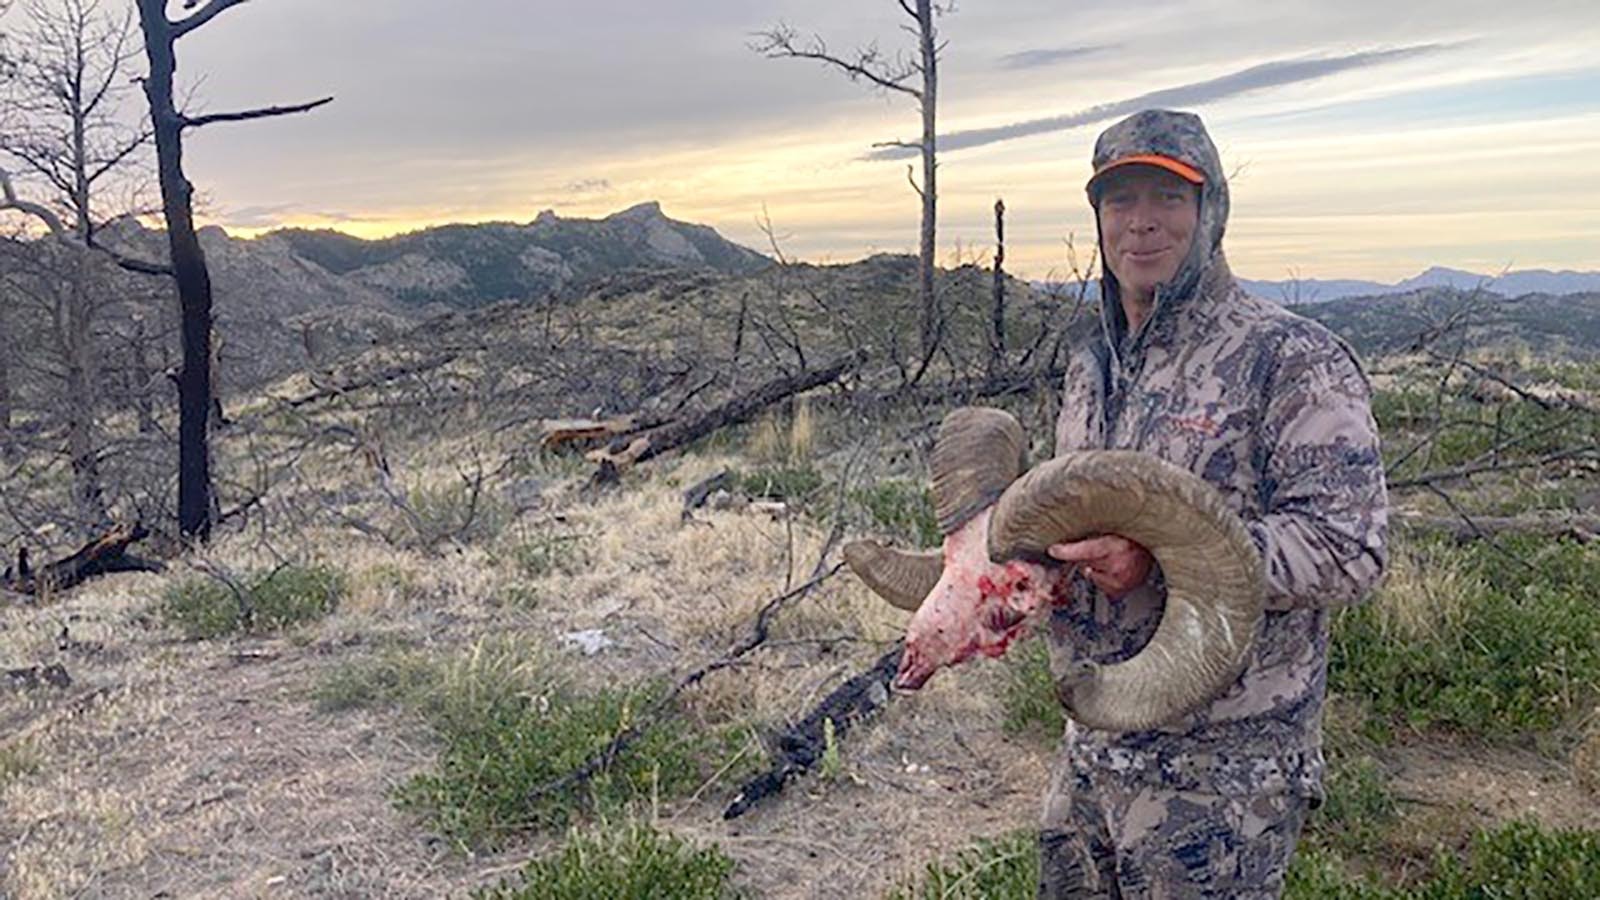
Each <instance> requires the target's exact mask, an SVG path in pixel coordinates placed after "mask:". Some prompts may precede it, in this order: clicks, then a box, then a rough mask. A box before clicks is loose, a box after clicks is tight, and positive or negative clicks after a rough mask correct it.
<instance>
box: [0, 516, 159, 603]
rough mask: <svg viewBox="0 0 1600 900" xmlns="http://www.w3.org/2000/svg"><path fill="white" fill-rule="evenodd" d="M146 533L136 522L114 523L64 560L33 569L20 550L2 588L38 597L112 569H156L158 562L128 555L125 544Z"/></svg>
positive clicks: (70, 586) (144, 570)
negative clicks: (129, 523)
mask: <svg viewBox="0 0 1600 900" xmlns="http://www.w3.org/2000/svg"><path fill="white" fill-rule="evenodd" d="M149 534H150V532H149V531H148V530H147V529H146V528H145V527H144V525H142V524H140V523H134V524H132V525H118V526H116V527H115V528H112V529H111V530H110V531H108V532H106V533H105V534H103V535H101V536H100V537H98V538H95V539H94V540H92V541H90V542H88V543H87V544H84V545H83V546H82V547H80V548H78V551H77V552H76V553H74V554H72V555H71V556H68V557H66V558H64V559H58V560H56V561H55V562H49V563H45V564H44V565H42V566H39V567H37V568H33V567H30V566H29V565H28V564H27V559H28V558H27V555H26V552H24V551H19V552H18V554H17V568H16V570H15V571H14V572H12V574H11V575H10V577H9V578H8V579H7V581H8V583H7V585H6V587H8V588H9V589H11V590H13V591H16V592H17V593H20V594H28V595H31V596H34V597H38V596H41V595H44V594H49V593H53V592H55V591H64V590H68V589H69V588H73V587H76V586H78V585H80V584H82V583H83V582H85V581H88V580H89V579H90V578H93V577H95V576H97V575H107V574H110V573H112V572H159V571H161V570H162V566H161V564H160V563H158V562H153V561H151V560H147V559H140V558H139V557H136V556H131V555H129V554H128V547H129V545H131V544H133V543H134V542H136V541H140V540H143V539H144V538H145V537H148V536H149Z"/></svg>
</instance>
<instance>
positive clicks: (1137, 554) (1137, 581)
mask: <svg viewBox="0 0 1600 900" xmlns="http://www.w3.org/2000/svg"><path fill="white" fill-rule="evenodd" d="M1050 555H1051V556H1052V557H1054V558H1055V559H1059V560H1062V561H1063V562H1075V563H1077V564H1078V570H1079V571H1080V572H1082V573H1083V574H1084V577H1086V578H1088V579H1089V580H1090V581H1092V582H1094V585H1095V587H1098V588H1099V589H1100V590H1102V591H1104V592H1105V594H1106V596H1107V597H1111V598H1112V599H1116V598H1118V597H1121V596H1122V595H1123V594H1126V593H1128V592H1129V591H1131V590H1133V589H1134V588H1136V587H1138V586H1139V585H1141V584H1144V581H1145V579H1146V578H1148V577H1150V567H1151V566H1152V565H1154V564H1155V557H1153V556H1151V555H1150V551H1149V550H1146V549H1145V548H1144V547H1143V546H1141V545H1139V544H1137V543H1135V542H1133V541H1130V540H1128V539H1127V538H1125V537H1122V536H1121V535H1117V534H1107V535H1103V536H1101V537H1094V538H1089V539H1087V540H1082V541H1072V542H1071V543H1066V544H1051V545H1050Z"/></svg>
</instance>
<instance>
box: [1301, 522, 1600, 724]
mask: <svg viewBox="0 0 1600 900" xmlns="http://www.w3.org/2000/svg"><path fill="white" fill-rule="evenodd" d="M1502 547H1503V548H1504V552H1499V551H1496V550H1495V549H1494V548H1493V547H1491V546H1489V545H1487V544H1484V543H1481V542H1479V543H1475V544H1473V545H1471V546H1469V547H1467V548H1464V549H1461V550H1454V549H1450V550H1445V549H1441V548H1439V547H1437V546H1435V547H1433V548H1431V549H1430V548H1428V547H1427V546H1425V545H1424V546H1423V547H1421V548H1416V547H1414V548H1411V549H1409V550H1407V549H1404V548H1397V550H1398V552H1405V553H1412V554H1417V555H1418V558H1421V559H1424V560H1431V561H1430V562H1428V563H1427V565H1428V566H1429V569H1428V571H1427V574H1426V575H1425V576H1424V577H1423V579H1422V581H1423V583H1425V584H1432V585H1452V584H1453V585H1455V586H1456V588H1457V590H1456V592H1455V593H1454V594H1451V595H1449V596H1448V598H1445V599H1441V600H1440V603H1439V606H1438V607H1437V608H1434V609H1431V610H1430V609H1429V607H1428V605H1427V597H1428V596H1429V593H1428V591H1429V590H1432V589H1422V588H1416V587H1410V586H1407V584H1406V582H1405V580H1404V579H1402V581H1401V582H1400V584H1398V585H1397V586H1395V587H1393V588H1385V589H1384V590H1383V591H1381V592H1380V594H1379V596H1378V597H1377V598H1375V600H1374V601H1373V602H1371V603H1368V604H1366V605H1363V606H1359V607H1355V608H1352V609H1348V610H1344V611H1343V612H1341V613H1340V614H1339V616H1338V617H1337V619H1336V621H1335V626H1334V638H1333V643H1332V646H1331V649H1330V651H1329V686H1330V688H1331V689H1333V690H1334V691H1337V692H1339V693H1341V694H1345V695H1349V696H1357V697H1362V698H1364V699H1365V700H1366V701H1367V702H1368V703H1369V708H1370V709H1371V711H1372V713H1373V714H1374V715H1375V716H1378V717H1380V718H1382V719H1385V720H1387V721H1388V722H1389V723H1390V724H1394V725H1405V726H1409V727H1412V728H1418V729H1422V728H1443V729H1448V730H1452V731H1457V732H1461V733H1465V734H1469V735H1473V736H1479V737H1487V738H1499V739H1511V738H1515V737H1517V736H1521V735H1526V734H1528V733H1540V732H1550V731H1553V730H1555V729H1557V728H1560V727H1561V726H1563V725H1564V724H1566V723H1568V722H1569V721H1570V720H1571V719H1572V718H1573V716H1574V715H1575V714H1577V713H1579V712H1583V711H1587V710H1588V709H1590V708H1591V707H1592V703H1593V701H1594V699H1595V697H1596V696H1597V694H1600V605H1597V604H1596V603H1595V602H1594V599H1593V598H1594V597H1595V596H1596V594H1597V593H1600V550H1596V549H1595V548H1592V547H1586V546H1583V545H1578V544H1572V543H1566V542H1552V541H1548V540H1542V539H1537V538H1514V539H1507V540H1505V541H1502ZM1517 560H1522V561H1524V562H1526V563H1527V565H1522V564H1520V563H1518V562H1517ZM1435 593H1437V592H1435ZM1430 613H1431V615H1430Z"/></svg>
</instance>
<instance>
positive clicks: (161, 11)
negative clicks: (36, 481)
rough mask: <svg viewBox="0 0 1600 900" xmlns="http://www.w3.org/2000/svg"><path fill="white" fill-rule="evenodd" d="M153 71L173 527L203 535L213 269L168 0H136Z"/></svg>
mask: <svg viewBox="0 0 1600 900" xmlns="http://www.w3.org/2000/svg"><path fill="white" fill-rule="evenodd" d="M138 2H139V24H140V27H141V28H142V29H143V31H144V48H145V55H146V56H147V57H148V58H149V61H150V74H149V76H148V77H147V78H146V79H145V82H144V92H145V96H146V97H147V98H148V99H149V101H150V122H151V126H152V128H153V129H154V130H155V136H156V161H157V166H158V172H159V176H160V181H161V205H162V211H163V214H164V215H165V217H166V221H167V242H168V246H169V249H170V251H171V254H172V271H173V276H174V278H175V279H176V280H177V282H178V305H179V309H180V310H181V322H182V325H181V335H182V337H181V340H180V343H181V345H182V347H183V367H182V368H181V369H180V370H179V375H178V530H179V531H180V532H181V533H182V534H183V535H184V536H186V537H190V538H193V539H195V540H199V541H205V540H207V539H208V538H209V537H210V536H211V453H210V447H209V445H208V444H207V440H206V438H207V434H208V431H209V425H210V416H211V354H210V343H211V273H210V272H209V271H207V269H206V257H205V252H204V251H202V250H201V249H200V239H199V237H198V236H197V235H196V234H195V230H194V186H193V185H191V184H190V183H189V179H188V178H186V177H185V176H184V174H183V128H184V124H185V121H184V118H183V116H182V115H180V114H179V113H178V110H177V107H176V106H174V105H173V101H172V90H173V74H174V73H175V72H176V70H177V68H178V60H177V53H176V48H175V47H174V42H175V41H176V39H177V35H176V34H175V33H174V30H173V27H172V23H171V22H170V21H168V19H167V10H166V7H167V3H166V0H138Z"/></svg>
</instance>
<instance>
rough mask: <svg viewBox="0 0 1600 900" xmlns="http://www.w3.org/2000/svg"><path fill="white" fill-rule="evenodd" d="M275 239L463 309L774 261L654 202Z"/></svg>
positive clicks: (286, 233) (291, 232)
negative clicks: (608, 281) (655, 273)
mask: <svg viewBox="0 0 1600 900" xmlns="http://www.w3.org/2000/svg"><path fill="white" fill-rule="evenodd" d="M269 237H270V238H272V239H274V240H279V241H283V242H285V243H286V244H287V245H288V246H289V247H290V248H292V249H293V251H294V252H295V253H297V254H299V255H300V256H302V257H304V258H305V259H308V260H311V261H312V262H315V263H317V264H318V265H320V266H322V267H323V268H325V269H327V270H328V271H330V272H333V273H335V274H339V275H343V276H346V277H348V278H349V279H351V280H352V281H354V282H356V283H359V284H363V285H366V286H368V287H371V288H374V289H377V290H380V291H383V292H384V293H386V294H388V295H389V296H392V297H394V298H396V299H398V300H402V301H405V302H408V303H422V302H440V303H446V304H449V305H450V306H454V307H459V308H473V307H479V306H484V305H486V304H489V303H494V302H497V301H500V300H528V299H537V298H540V297H544V296H547V295H550V294H554V293H558V292H562V291H566V290H570V289H572V288H573V287H574V286H576V285H581V284H583V283H585V282H588V281H591V280H593V279H594V278H596V277H599V276H602V275H606V274H610V273H613V272H617V271H621V270H624V269H631V268H651V267H654V268H659V267H662V266H668V267H673V268H697V269H707V270H711V271H718V272H727V273H734V274H742V273H748V272H752V271H755V270H757V269H760V268H762V267H763V266H764V265H766V263H767V260H766V258H765V257H763V256H761V255H760V254H758V253H755V252H754V251H752V250H747V249H745V248H744V247H741V246H739V245H737V244H734V243H732V242H730V241H727V240H724V239H723V238H722V237H721V236H720V235H718V234H717V233H716V231H714V230H713V229H711V228H708V227H706V226H704V225H694V224H690V223H687V222H679V221H677V220H674V219H669V218H667V217H666V216H665V215H664V214H663V213H662V211H661V206H660V204H658V203H655V202H649V203H641V204H639V205H637V206H633V207H630V208H628V209H625V210H623V211H621V212H618V213H615V214H613V215H610V216H607V217H605V218H603V219H564V218H561V217H559V216H557V215H556V214H555V213H553V212H550V211H545V212H542V213H540V214H539V216H538V217H537V218H535V219H534V220H533V221H532V222H529V223H527V224H513V223H507V222H496V223H489V224H483V225H444V226H439V227H436V228H428V229H424V230H422V231H416V232H412V233H410V234H404V235H399V236H397V237H391V238H384V239H381V240H372V241H367V240H362V239H360V238H355V237H351V236H349V235H346V234H341V233H339V232H336V231H307V230H302V229H285V230H282V231H276V232H273V233H272V234H271V235H269Z"/></svg>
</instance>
